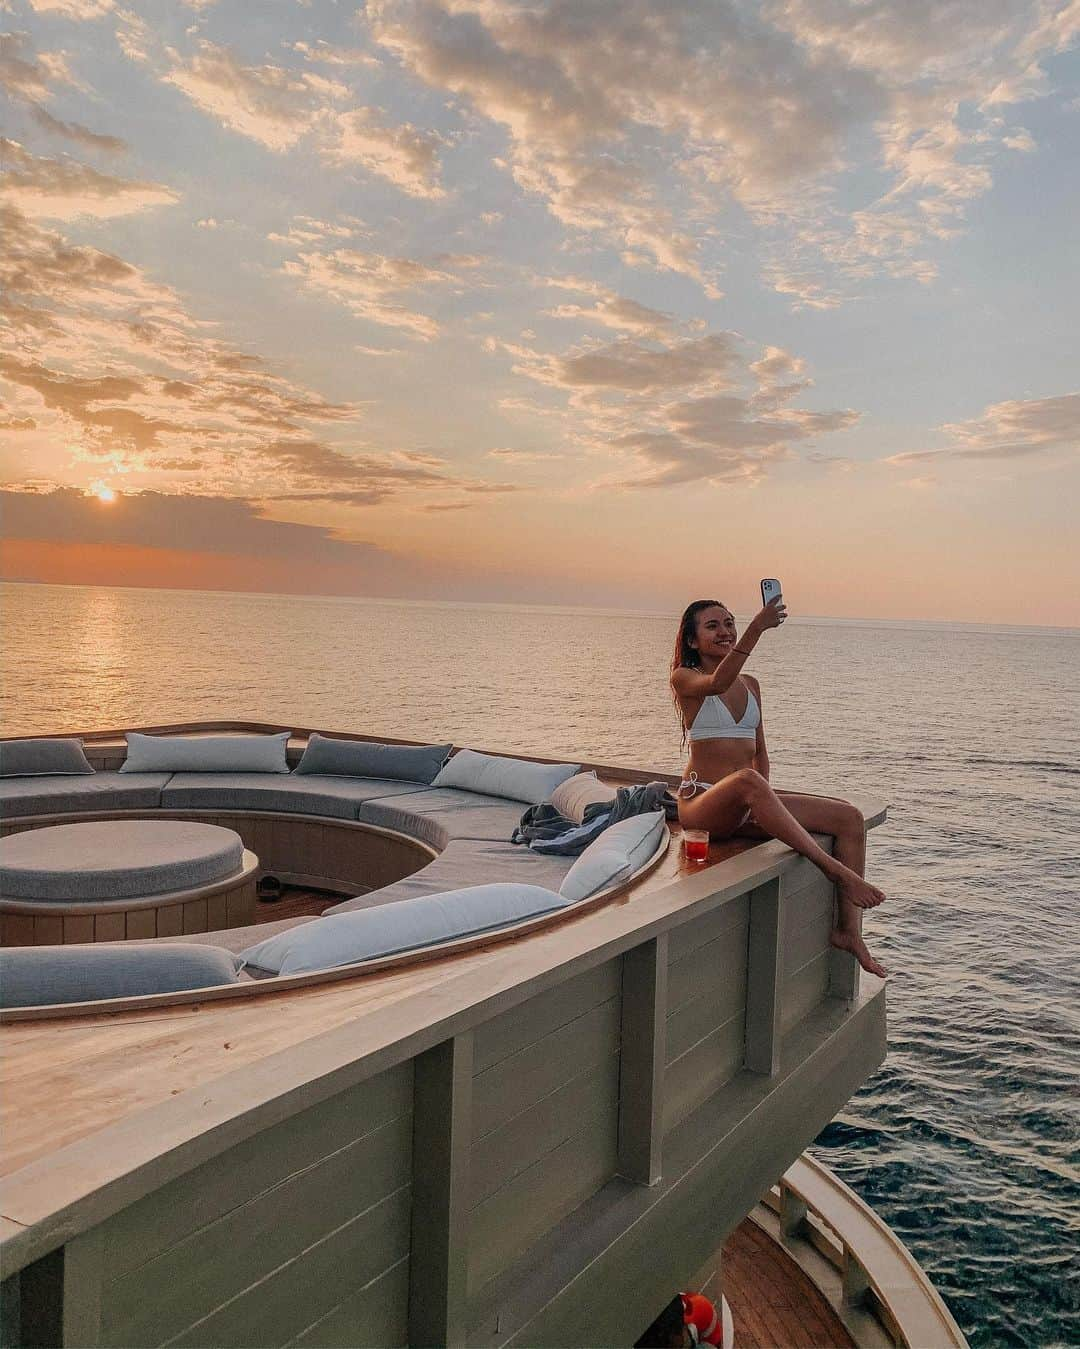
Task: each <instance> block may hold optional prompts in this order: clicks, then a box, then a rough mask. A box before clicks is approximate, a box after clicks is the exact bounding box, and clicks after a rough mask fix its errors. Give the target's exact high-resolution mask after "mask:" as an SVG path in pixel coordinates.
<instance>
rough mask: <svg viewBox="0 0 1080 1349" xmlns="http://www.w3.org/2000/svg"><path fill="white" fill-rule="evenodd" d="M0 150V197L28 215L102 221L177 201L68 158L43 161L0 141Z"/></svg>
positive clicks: (163, 190) (168, 192) (164, 191)
mask: <svg viewBox="0 0 1080 1349" xmlns="http://www.w3.org/2000/svg"><path fill="white" fill-rule="evenodd" d="M0 152H2V154H3V160H4V164H5V172H4V173H3V175H2V176H0V198H2V200H3V201H4V202H5V203H7V204H9V205H11V206H16V207H18V208H19V209H20V210H21V211H23V212H24V213H25V214H27V215H30V216H41V217H44V218H46V219H52V220H73V219H76V218H77V217H79V216H94V217H97V218H99V219H104V218H107V217H112V216H122V215H132V214H134V213H135V212H137V211H144V210H146V209H147V208H149V207H152V206H168V205H171V204H172V203H173V202H175V201H177V200H178V199H179V198H178V194H177V193H176V192H174V191H173V190H172V188H170V187H166V186H164V184H162V183H147V182H140V181H138V180H136V179H130V178H116V177H114V176H113V175H112V174H107V173H100V172H99V171H98V170H97V169H93V168H90V166H89V165H87V164H80V163H78V162H77V161H76V160H73V159H45V158H42V157H40V156H38V155H33V154H31V153H30V152H29V151H28V150H25V149H24V148H23V147H22V146H21V145H19V144H18V142H17V141H10V140H3V139H0Z"/></svg>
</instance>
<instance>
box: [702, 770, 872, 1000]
mask: <svg viewBox="0 0 1080 1349" xmlns="http://www.w3.org/2000/svg"><path fill="white" fill-rule="evenodd" d="M788 802H790V803H791V806H793V807H794V810H792V809H791V808H790V807H789V805H788V804H787V803H788ZM747 807H749V808H750V810H751V812H752V816H753V821H754V824H755V825H757V826H758V827H759V828H760V829H761V831H762V832H763V833H765V834H767V835H768V836H769V837H770V838H775V839H779V840H780V842H781V843H786V844H787V845H788V847H789V848H793V849H794V850H795V851H796V852H797V853H800V854H801V855H802V856H803V857H805V858H807V859H808V861H810V862H812V863H813V864H814V865H815V866H816V867H817V868H818V870H819V871H821V872H823V873H824V875H825V876H827V877H828V878H829V880H830V881H832V882H833V883H834V884H835V885H836V888H837V895H838V908H839V921H838V923H837V926H836V928H835V929H834V931H833V934H832V940H833V944H834V945H835V946H838V947H840V948H841V949H842V950H845V951H850V952H851V953H852V955H854V956H855V958H856V959H857V960H858V962H859V964H860V965H862V967H863V969H865V970H869V971H870V973H872V974H878V975H883V974H884V973H885V969H884V967H883V966H882V965H880V964H879V963H878V961H876V960H875V959H874V957H873V956H872V955H871V954H870V951H869V950H868V949H867V946H866V943H865V942H864V941H863V940H862V936H861V934H860V932H859V919H858V913H857V910H858V909H870V908H874V907H876V906H877V905H878V904H880V903H881V902H882V901H883V900H884V898H885V896H884V894H883V893H882V892H881V891H880V890H879V889H878V888H877V887H876V886H873V885H870V884H869V883H868V882H867V881H866V880H864V879H863V876H862V874H861V873H862V870H863V867H864V864H865V843H864V837H863V836H864V826H863V820H862V816H861V815H860V814H859V812H858V811H857V810H856V809H855V807H854V806H851V805H849V804H848V803H847V802H846V801H837V800H835V799H834V798H831V797H815V796H799V795H798V794H797V793H784V796H783V798H781V797H780V796H779V795H778V794H777V793H776V792H774V791H773V789H772V787H770V786H769V784H768V782H766V780H765V779H764V778H763V777H762V776H761V774H760V773H757V772H755V771H754V769H752V768H744V769H741V770H740V771H739V772H737V773H732V774H731V775H730V777H726V778H724V779H723V781H721V782H718V783H717V784H716V785H715V786H713V787H710V788H709V789H708V791H705V792H702V793H701V795H699V796H695V797H694V798H693V799H692V800H690V801H682V802H680V806H679V818H680V819H681V821H682V823H683V824H684V825H686V826H687V827H688V828H691V829H694V828H696V829H708V830H709V831H710V832H711V833H713V834H715V835H717V836H718V837H721V838H724V837H730V835H731V834H732V833H733V832H735V831H736V830H739V828H740V825H741V822H742V815H743V812H744V811H745V810H746V808H747ZM807 827H809V828H810V829H813V830H814V832H815V833H820V834H832V835H833V836H834V837H835V838H836V839H837V844H836V855H835V856H833V857H830V856H829V854H828V853H827V852H826V851H825V850H824V848H821V847H819V846H818V845H817V843H815V842H814V840H813V839H812V838H811V837H810V835H809V833H808V832H807ZM747 832H748V833H749V832H751V830H750V829H749V828H748V829H747ZM856 834H858V837H856Z"/></svg>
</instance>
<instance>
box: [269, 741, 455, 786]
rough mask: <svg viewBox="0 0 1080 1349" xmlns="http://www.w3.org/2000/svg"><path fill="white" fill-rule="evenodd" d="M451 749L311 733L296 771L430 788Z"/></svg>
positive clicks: (445, 746) (448, 746)
mask: <svg viewBox="0 0 1080 1349" xmlns="http://www.w3.org/2000/svg"><path fill="white" fill-rule="evenodd" d="M452 748H453V747H452V746H451V745H377V744H370V743H368V742H367V741H364V740H341V739H335V738H334V737H333V736H328V735H319V733H318V731H315V732H313V733H312V735H311V738H310V740H309V741H308V743H307V748H306V749H305V750H304V754H303V757H302V758H301V760H300V762H299V763H298V764H297V765H296V771H297V772H298V773H304V774H308V773H325V774H327V775H330V776H333V777H348V778H382V779H384V780H385V779H387V778H393V779H395V780H397V779H400V780H402V781H405V782H423V783H425V784H430V782H431V780H432V778H434V776H435V774H436V773H437V772H438V771H439V769H440V768H441V767H442V766H443V764H444V763H445V762H446V756H447V755H448V754H449V753H450V750H451V749H452Z"/></svg>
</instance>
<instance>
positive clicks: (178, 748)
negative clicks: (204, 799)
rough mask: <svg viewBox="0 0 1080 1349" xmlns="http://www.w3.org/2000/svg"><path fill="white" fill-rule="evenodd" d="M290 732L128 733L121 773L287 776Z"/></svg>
mask: <svg viewBox="0 0 1080 1349" xmlns="http://www.w3.org/2000/svg"><path fill="white" fill-rule="evenodd" d="M291 734H292V732H291V731H279V732H277V733H276V734H274V735H143V734H141V733H140V732H139V731H129V732H128V733H127V737H126V738H127V747H128V749H127V758H126V759H125V760H124V762H123V763H122V764H121V766H120V772H121V773H142V772H150V773H156V772H163V773H164V772H168V773H287V772H288V771H289V765H288V763H287V761H286V759H285V750H286V748H287V746H288V743H289V737H290V735H291Z"/></svg>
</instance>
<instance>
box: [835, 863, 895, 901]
mask: <svg viewBox="0 0 1080 1349" xmlns="http://www.w3.org/2000/svg"><path fill="white" fill-rule="evenodd" d="M834 879H835V882H836V888H837V890H838V891H839V894H840V897H841V898H842V899H846V900H849V901H850V902H851V903H852V904H854V905H855V907H856V908H857V909H876V908H877V906H878V905H879V904H883V903H884V902H885V892H884V890H879V889H878V888H877V886H876V885H871V884H870V882H869V881H865V880H863V878H862V877H861V876H859V875H857V874H856V872H854V871H849V870H848V868H847V867H844V868H843V869H842V870H841V872H840V874H839V875H838V876H836V877H835V878H834Z"/></svg>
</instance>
